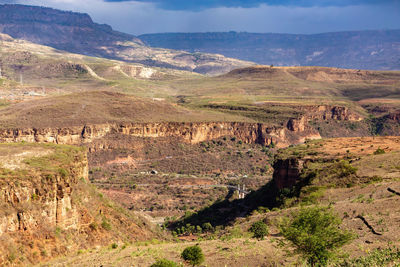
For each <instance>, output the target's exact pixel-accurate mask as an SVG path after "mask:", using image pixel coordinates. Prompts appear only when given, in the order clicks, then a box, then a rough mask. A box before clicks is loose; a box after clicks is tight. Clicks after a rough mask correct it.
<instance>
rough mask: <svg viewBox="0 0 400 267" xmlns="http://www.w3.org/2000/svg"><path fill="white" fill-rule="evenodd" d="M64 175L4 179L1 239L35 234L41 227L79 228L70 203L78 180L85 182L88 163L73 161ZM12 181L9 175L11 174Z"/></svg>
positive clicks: (0, 190) (0, 196)
mask: <svg viewBox="0 0 400 267" xmlns="http://www.w3.org/2000/svg"><path fill="white" fill-rule="evenodd" d="M66 173H68V174H65V173H58V174H52V175H49V174H46V173H38V174H32V175H30V178H29V179H24V180H23V181H21V180H19V179H9V181H8V179H7V177H6V178H5V179H3V180H2V182H1V183H0V203H1V204H2V206H3V207H4V209H2V210H1V213H3V214H2V216H0V236H2V235H3V234H6V233H14V232H18V231H22V232H36V231H39V230H40V229H43V228H56V227H59V228H60V229H78V226H79V216H78V212H77V210H76V207H75V205H74V204H73V203H72V201H71V193H72V191H73V190H72V188H73V186H74V185H75V184H76V183H77V182H78V179H85V180H87V181H88V162H87V158H86V156H85V157H84V160H82V161H77V162H75V164H74V166H73V167H72V168H70V169H69V170H67V171H66ZM11 178H12V175H11Z"/></svg>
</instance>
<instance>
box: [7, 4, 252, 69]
mask: <svg viewBox="0 0 400 267" xmlns="http://www.w3.org/2000/svg"><path fill="white" fill-rule="evenodd" d="M0 32H1V33H5V34H8V35H10V36H11V37H13V38H16V39H24V40H27V41H30V42H34V43H38V44H42V45H47V46H51V47H54V48H56V49H60V50H65V51H68V52H73V53H78V54H84V55H89V56H97V57H105V58H111V59H118V60H124V61H127V62H137V63H142V64H145V65H150V66H159V67H168V68H174V69H180V70H189V71H195V72H198V73H203V74H220V73H225V72H228V71H230V70H232V69H234V68H238V67H245V66H250V65H252V64H253V63H251V62H244V61H241V60H237V59H230V58H226V57H224V56H221V55H213V54H204V53H190V52H184V51H175V50H171V49H155V48H151V47H148V46H146V45H144V43H143V42H142V41H141V40H140V39H138V38H137V37H135V36H133V35H129V34H125V33H121V32H118V31H114V30H113V29H112V28H111V27H110V26H109V25H105V24H97V23H94V22H93V21H92V19H91V18H90V16H89V15H88V14H82V13H75V12H68V11H61V10H56V9H52V8H45V7H38V6H26V5H7V4H6V5H0Z"/></svg>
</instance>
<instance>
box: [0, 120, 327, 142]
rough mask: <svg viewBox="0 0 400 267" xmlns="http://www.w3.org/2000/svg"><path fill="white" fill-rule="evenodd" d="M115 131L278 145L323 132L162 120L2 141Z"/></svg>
mask: <svg viewBox="0 0 400 267" xmlns="http://www.w3.org/2000/svg"><path fill="white" fill-rule="evenodd" d="M111 133H119V134H122V135H130V136H136V137H153V138H154V137H179V138H181V139H182V141H183V142H187V143H192V144H194V143H199V142H202V141H207V140H211V139H216V138H219V137H222V136H235V137H236V138H237V139H239V140H242V141H243V142H246V143H258V144H262V145H269V144H271V143H272V142H273V143H274V144H276V145H277V146H278V147H284V146H287V145H289V144H295V143H301V142H304V140H305V139H316V138H320V135H319V133H318V132H317V131H315V130H314V129H311V128H309V127H308V126H307V125H303V127H302V128H301V129H300V130H299V131H291V130H290V129H288V128H287V127H269V126H267V125H265V124H262V123H243V122H204V123H202V122H191V123H188V122H160V123H125V124H98V125H85V126H81V127H79V126H74V127H65V128H45V129H36V128H28V129H7V130H2V131H0V142H6V143H9V142H22V141H25V142H50V143H57V144H70V145H80V144H84V143H91V142H92V141H93V140H95V139H98V138H102V137H104V136H106V135H107V134H111Z"/></svg>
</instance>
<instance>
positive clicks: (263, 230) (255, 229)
mask: <svg viewBox="0 0 400 267" xmlns="http://www.w3.org/2000/svg"><path fill="white" fill-rule="evenodd" d="M249 231H250V232H252V233H253V236H254V237H255V238H257V239H259V240H262V239H264V236H266V235H268V232H269V231H268V226H267V225H266V224H265V222H263V221H258V222H255V223H253V224H252V225H251V227H250V229H249Z"/></svg>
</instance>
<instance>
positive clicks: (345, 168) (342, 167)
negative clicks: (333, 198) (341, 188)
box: [331, 160, 357, 178]
mask: <svg viewBox="0 0 400 267" xmlns="http://www.w3.org/2000/svg"><path fill="white" fill-rule="evenodd" d="M331 168H332V170H333V171H334V172H335V173H336V174H337V176H338V177H340V178H342V177H347V176H350V175H352V174H355V173H356V172H357V168H356V167H353V166H351V164H350V163H349V162H348V161H347V160H341V161H339V162H336V163H334V164H333V165H332V166H331Z"/></svg>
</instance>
